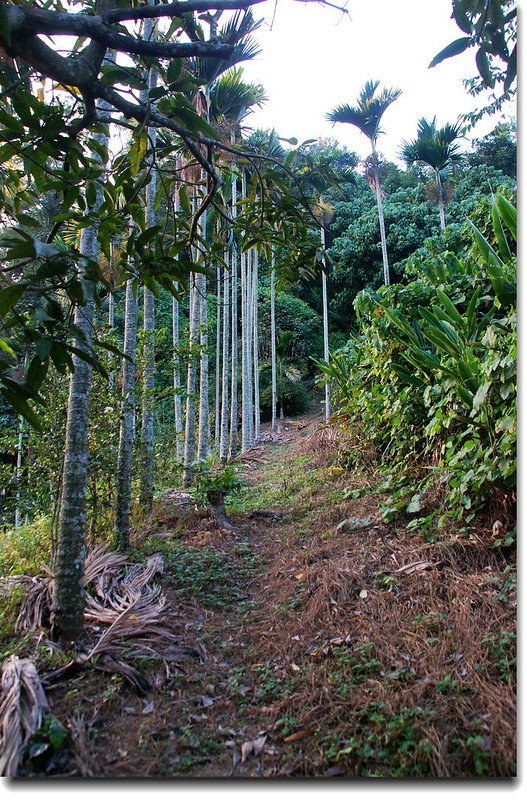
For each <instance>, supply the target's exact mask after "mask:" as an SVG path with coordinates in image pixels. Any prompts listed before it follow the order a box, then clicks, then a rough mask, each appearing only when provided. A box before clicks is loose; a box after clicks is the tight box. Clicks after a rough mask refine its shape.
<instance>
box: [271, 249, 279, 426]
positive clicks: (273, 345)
mask: <svg viewBox="0 0 527 800" xmlns="http://www.w3.org/2000/svg"><path fill="white" fill-rule="evenodd" d="M275 300H276V270H275V256H274V247H273V249H272V254H271V430H272V431H273V433H276V431H277V430H278V425H277V424H276V309H275Z"/></svg>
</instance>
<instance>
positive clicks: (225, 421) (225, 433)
mask: <svg viewBox="0 0 527 800" xmlns="http://www.w3.org/2000/svg"><path fill="white" fill-rule="evenodd" d="M228 259H229V256H228V253H226V254H225V261H226V262H228ZM229 290H230V287H229V270H228V269H225V271H224V274H223V343H222V344H223V348H222V363H221V423H220V445H219V456H220V461H221V463H222V464H225V462H226V461H227V455H228V450H229V344H230V337H229V325H230V314H229V311H230V308H229V305H230V302H229V301H230V297H229Z"/></svg>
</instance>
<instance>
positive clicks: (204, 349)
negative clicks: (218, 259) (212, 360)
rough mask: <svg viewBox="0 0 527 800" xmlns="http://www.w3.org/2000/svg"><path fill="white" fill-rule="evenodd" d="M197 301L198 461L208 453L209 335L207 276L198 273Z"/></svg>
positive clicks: (205, 457)
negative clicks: (198, 358) (198, 347)
mask: <svg viewBox="0 0 527 800" xmlns="http://www.w3.org/2000/svg"><path fill="white" fill-rule="evenodd" d="M197 286H198V303H199V344H200V362H199V413H198V417H199V424H198V461H200V462H204V461H206V460H207V457H208V455H209V442H210V431H209V335H208V317H207V276H206V275H204V274H203V273H198V276H197Z"/></svg>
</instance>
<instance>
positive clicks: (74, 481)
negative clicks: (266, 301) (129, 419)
mask: <svg viewBox="0 0 527 800" xmlns="http://www.w3.org/2000/svg"><path fill="white" fill-rule="evenodd" d="M99 107H100V108H101V109H102V110H107V105H106V104H105V103H104V102H100V104H99ZM95 138H96V140H97V141H98V142H99V144H100V145H102V146H103V147H104V148H106V147H108V141H109V135H108V131H105V132H104V133H98V134H96V135H95ZM92 157H93V158H95V159H98V160H99V161H100V156H99V155H98V154H97V153H93V154H92ZM101 163H102V162H101ZM103 182H104V177H101V178H99V179H98V180H97V181H96V182H95V189H96V199H95V204H94V209H93V210H94V211H95V212H96V211H97V209H98V208H99V207H100V206H101V205H102V202H103V188H102V187H103ZM79 249H80V252H81V253H82V255H84V256H86V258H87V259H89V260H93V261H98V259H99V252H100V248H99V242H98V239H97V228H96V226H95V225H90V226H88V227H86V228H83V229H82V232H81V240H80V248H79ZM79 277H80V278H83V268H82V267H81V268H80V269H79ZM94 310H95V303H94V300H93V297H91V296H88V297H87V299H86V303H85V305H83V306H77V308H76V309H75V316H74V323H75V325H76V327H77V329H78V331H79V333H78V334H77V336H76V338H75V346H76V347H77V348H78V350H79V351H81V352H85V353H86V354H87V355H88V356H90V357H91V356H92V350H93V330H92V328H93V316H94ZM91 373H92V369H91V366H90V364H89V363H88V362H87V361H85V360H84V359H83V358H81V357H80V356H79V355H77V354H74V356H73V373H72V375H71V378H70V387H69V396H68V409H67V422H66V441H65V446H64V467H63V480H62V489H61V505H60V517H59V529H58V544H57V552H56V554H54V562H55V563H54V572H55V591H54V595H53V604H52V605H53V607H52V628H53V635H54V636H55V637H57V638H59V639H61V640H62V641H74V640H75V639H77V637H78V636H80V634H81V633H82V630H83V627H84V564H85V560H86V490H87V484H88V421H89V413H90V389H91Z"/></svg>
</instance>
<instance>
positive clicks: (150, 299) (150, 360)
mask: <svg viewBox="0 0 527 800" xmlns="http://www.w3.org/2000/svg"><path fill="white" fill-rule="evenodd" d="M149 5H154V2H153V0H149ZM153 31H154V22H153V20H151V19H145V21H144V38H145V39H146V40H149V39H151V38H152V34H153ZM156 85H157V73H156V72H155V70H153V69H150V71H149V74H148V86H149V88H150V89H153V88H155V86H156ZM156 135H157V131H156V128H154V127H149V128H148V139H149V142H150V145H151V147H155V144H156ZM153 164H154V155H153V153H152V154H151V155H150V165H151V166H153ZM156 192H157V173H156V172H155V170H154V169H151V172H150V183H149V184H148V186H147V187H146V198H145V199H146V227H147V228H152V227H153V226H154V225H155V222H156V220H155V210H154V201H155V197H156ZM155 328H156V310H155V298H154V295H153V293H152V292H151V291H150V289H148V288H147V287H146V286H145V288H144V298H143V331H144V334H145V337H144V350H143V358H144V383H143V408H142V431H141V436H142V442H143V454H142V456H143V458H142V469H141V487H140V497H141V505H142V506H143V508H144V509H146V510H148V509H150V508H151V506H152V501H153V499H154V396H153V395H154V386H155V373H156V363H155V346H156V345H155Z"/></svg>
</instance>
